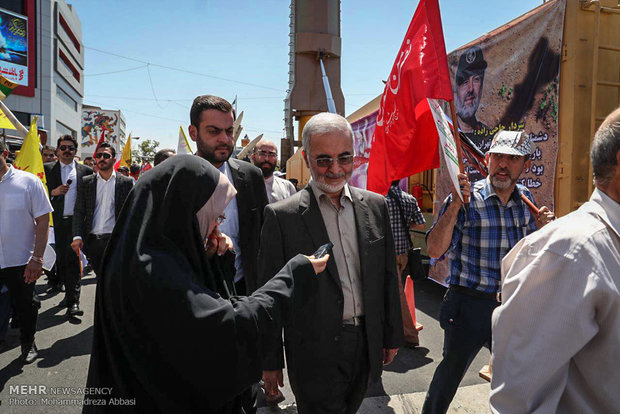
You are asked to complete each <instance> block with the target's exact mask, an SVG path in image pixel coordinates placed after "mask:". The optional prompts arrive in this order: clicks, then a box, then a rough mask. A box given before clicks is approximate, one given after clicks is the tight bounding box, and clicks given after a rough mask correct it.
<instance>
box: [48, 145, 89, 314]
mask: <svg viewBox="0 0 620 414" xmlns="http://www.w3.org/2000/svg"><path fill="white" fill-rule="evenodd" d="M56 151H57V155H58V162H54V163H47V164H44V166H43V167H44V169H45V176H46V179H47V188H48V190H49V196H50V201H51V202H52V207H54V213H53V214H52V218H53V219H54V237H55V241H56V273H57V275H58V279H59V281H60V283H63V284H64V285H65V289H66V291H65V299H64V300H63V301H62V302H60V304H59V306H61V307H66V308H67V316H80V315H83V314H84V312H82V310H81V309H80V307H79V304H80V288H81V284H80V267H79V261H78V260H79V259H78V256H77V255H76V254H75V253H74V252H73V250H72V249H71V242H72V240H73V236H72V228H71V227H72V224H73V209H74V207H75V200H76V198H77V189H78V188H79V187H80V185H82V179H83V177H84V176H86V175H91V174H92V173H93V170H92V168H90V167H87V166H86V165H82V164H79V163H77V162H75V161H74V156H75V152H76V151H77V141H76V140H75V138H73V137H72V136H71V135H63V136H61V137H60V138H58V142H57V145H56Z"/></svg>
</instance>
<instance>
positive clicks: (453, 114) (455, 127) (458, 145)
mask: <svg viewBox="0 0 620 414" xmlns="http://www.w3.org/2000/svg"><path fill="white" fill-rule="evenodd" d="M450 116H451V117H452V134H453V135H454V142H455V143H456V153H457V155H458V157H459V171H460V172H461V174H463V172H464V171H465V170H464V168H463V153H462V151H461V137H460V135H459V123H458V120H457V118H456V109H455V108H454V100H451V101H450ZM455 190H456V189H455ZM463 202H464V203H465V204H467V203H469V197H468V196H463Z"/></svg>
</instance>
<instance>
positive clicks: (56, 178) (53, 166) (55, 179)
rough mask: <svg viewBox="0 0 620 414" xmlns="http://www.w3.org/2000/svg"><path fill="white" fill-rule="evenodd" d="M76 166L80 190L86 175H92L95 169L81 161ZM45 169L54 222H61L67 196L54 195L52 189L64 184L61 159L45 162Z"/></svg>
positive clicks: (78, 188)
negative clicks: (61, 173)
mask: <svg viewBox="0 0 620 414" xmlns="http://www.w3.org/2000/svg"><path fill="white" fill-rule="evenodd" d="M75 168H76V171H75V172H76V175H77V183H76V185H77V190H78V192H79V190H80V187H81V186H82V181H83V179H84V177H85V176H88V175H91V174H92V173H93V169H92V168H90V167H87V166H86V165H83V164H80V163H76V166H75ZM43 169H44V170H45V179H46V180H47V190H48V192H49V196H50V201H51V202H52V207H53V208H54V212H53V213H52V217H53V219H54V223H59V222H60V220H61V219H62V216H63V211H64V209H65V196H64V195H59V196H55V197H52V190H53V189H55V188H56V187H58V186H59V185H62V178H61V175H60V161H56V162H48V163H46V164H43ZM76 200H77V199H76Z"/></svg>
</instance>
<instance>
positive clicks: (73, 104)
mask: <svg viewBox="0 0 620 414" xmlns="http://www.w3.org/2000/svg"><path fill="white" fill-rule="evenodd" d="M56 96H57V97H58V98H59V99H60V100H61V101H63V102H64V103H66V104H67V105H69V107H70V108H71V109H73V110H74V111H77V110H78V103H77V102H76V101H75V99H73V98H72V97H71V96H70V95H69V94H68V93H67V92H65V91H63V90H62V89H61V88H60V87H59V86H58V85H56Z"/></svg>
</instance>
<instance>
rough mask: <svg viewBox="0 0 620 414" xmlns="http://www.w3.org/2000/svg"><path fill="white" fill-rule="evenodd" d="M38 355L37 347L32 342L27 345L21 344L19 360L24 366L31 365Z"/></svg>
mask: <svg viewBox="0 0 620 414" xmlns="http://www.w3.org/2000/svg"><path fill="white" fill-rule="evenodd" d="M38 355H39V350H38V349H37V345H36V344H35V343H34V342H31V343H29V344H22V356H21V360H22V362H23V363H24V364H31V363H32V362H34V360H35V359H37V356H38Z"/></svg>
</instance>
